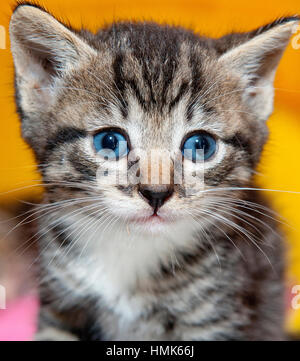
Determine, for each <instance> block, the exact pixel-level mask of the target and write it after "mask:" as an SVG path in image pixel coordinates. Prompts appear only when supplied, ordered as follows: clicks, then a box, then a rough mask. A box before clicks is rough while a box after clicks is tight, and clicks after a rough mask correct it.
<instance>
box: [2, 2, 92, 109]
mask: <svg viewBox="0 0 300 361" xmlns="http://www.w3.org/2000/svg"><path fill="white" fill-rule="evenodd" d="M9 31H10V40H11V51H12V54H13V59H14V65H15V76H16V87H17V91H18V92H19V93H20V96H21V98H22V100H23V105H24V106H25V107H26V106H27V107H30V108H31V109H27V110H29V111H30V110H31V111H33V110H34V108H35V107H40V106H42V107H47V105H48V104H49V102H51V99H52V96H53V91H54V90H55V89H54V87H53V84H54V82H55V80H56V79H57V78H59V77H60V76H61V75H63V74H64V73H67V72H69V71H70V70H72V68H73V67H74V66H76V65H77V64H78V63H80V62H81V61H85V60H87V59H88V58H89V57H90V56H91V55H93V54H95V53H96V51H95V50H94V49H93V48H92V47H91V46H89V45H88V44H87V43H86V42H85V41H84V40H83V39H82V38H80V37H79V36H78V35H77V34H76V33H75V32H73V31H72V30H70V29H69V28H68V27H67V26H65V25H63V24H62V23H60V22H59V21H58V20H56V19H55V18H54V17H53V16H52V15H50V14H49V13H47V12H46V11H45V10H43V9H42V8H39V7H37V6H35V5H31V4H21V5H19V6H18V7H17V8H16V9H15V11H14V13H13V15H12V17H11V21H10V26H9Z"/></svg>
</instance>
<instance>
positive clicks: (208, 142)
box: [182, 133, 216, 162]
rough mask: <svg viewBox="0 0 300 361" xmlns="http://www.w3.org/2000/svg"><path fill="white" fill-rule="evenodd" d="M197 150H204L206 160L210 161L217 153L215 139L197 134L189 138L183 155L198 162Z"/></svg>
mask: <svg viewBox="0 0 300 361" xmlns="http://www.w3.org/2000/svg"><path fill="white" fill-rule="evenodd" d="M186 150H190V151H186ZM197 150H202V151H203V157H204V160H208V159H209V158H211V157H212V156H213V155H214V153H215V152H216V141H215V139H214V138H213V137H212V136H211V135H209V134H207V133H197V134H194V135H192V136H191V137H189V138H187V140H186V141H185V142H184V144H183V147H182V154H183V155H184V156H185V157H187V158H188V159H190V160H192V161H193V162H196V160H198V159H197Z"/></svg>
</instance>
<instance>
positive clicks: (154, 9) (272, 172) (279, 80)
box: [0, 0, 300, 331]
mask: <svg viewBox="0 0 300 361" xmlns="http://www.w3.org/2000/svg"><path fill="white" fill-rule="evenodd" d="M40 3H41V4H43V5H45V6H46V7H47V8H48V9H49V10H51V11H52V12H53V13H54V14H55V15H56V16H59V17H60V18H61V19H63V20H69V21H70V23H71V24H72V25H74V26H75V27H80V26H81V25H82V24H83V25H85V26H88V27H89V28H90V29H92V30H96V29H97V27H98V26H100V25H101V24H103V23H106V22H110V21H112V20H117V19H145V20H155V21H159V22H169V23H174V24H180V25H184V26H188V27H192V28H194V29H195V30H196V31H199V32H202V33H204V34H207V35H210V36H220V35H222V34H224V33H226V32H229V31H231V30H238V31H243V30H250V29H252V28H255V27H258V26H260V25H262V24H264V23H266V22H269V21H272V20H273V19H274V18H276V17H280V16H283V15H294V14H300V1H299V0H284V1H282V0H264V1H262V0H252V1H247V2H246V1H241V0H227V1H226V0H151V1H150V0H147V1H145V0H136V1H130V0H115V1H114V0H98V1H97V0H64V1H58V0H48V1H41V2H40ZM13 4H14V2H13V1H5V0H2V1H1V3H0V25H3V26H4V27H5V28H6V29H8V22H9V17H10V14H11V6H12V5H13ZM298 34H300V31H299V32H298ZM295 36H296V34H295ZM6 43H7V49H6V50H1V49H0V193H1V196H0V204H4V203H7V202H12V201H15V200H20V199H24V198H27V197H28V196H33V195H36V194H38V188H37V187H33V188H32V187H28V185H30V184H36V183H37V182H38V179H39V177H38V175H37V173H36V172H35V170H34V161H33V158H32V155H31V152H30V150H29V149H28V147H27V146H26V145H25V144H24V143H23V141H22V140H21V138H20V131H19V123H18V119H17V116H16V113H15V108H14V102H13V68H12V59H11V54H10V52H9V39H8V32H7V38H6ZM298 43H299V44H300V40H299V42H298ZM275 86H276V88H277V90H276V97H275V111H274V114H273V116H272V117H271V118H270V120H269V126H270V129H271V136H270V141H269V143H268V145H267V147H266V149H265V152H264V156H263V160H262V162H261V165H260V167H259V171H260V173H261V174H260V176H259V182H260V184H261V185H262V186H263V187H264V188H272V189H280V190H289V191H298V192H299V191H300V165H299V157H300V151H299V145H300V49H298V50H296V49H293V48H292V46H291V44H290V45H289V46H288V49H287V51H286V53H285V55H284V58H283V60H282V62H281V64H280V66H279V69H278V73H277V77H276V82H275ZM22 187H26V188H23V189H20V190H18V191H15V189H17V188H22ZM11 190H14V191H13V192H10V191H11ZM268 194H269V195H270V197H271V198H272V200H273V203H274V205H275V207H276V208H277V210H278V211H279V212H280V213H281V214H282V215H283V216H284V217H286V218H287V221H288V223H289V224H290V225H291V227H288V228H286V233H287V235H288V241H289V245H290V252H289V270H288V277H289V282H290V285H291V286H292V285H295V284H300V209H299V204H300V195H298V194H289V193H275V192H274V193H268ZM290 297H291V296H290V295H288V296H287V299H289V298H290ZM287 324H288V327H289V329H290V330H291V331H296V330H300V310H299V311H297V312H295V311H292V310H290V312H289V316H288V320H287Z"/></svg>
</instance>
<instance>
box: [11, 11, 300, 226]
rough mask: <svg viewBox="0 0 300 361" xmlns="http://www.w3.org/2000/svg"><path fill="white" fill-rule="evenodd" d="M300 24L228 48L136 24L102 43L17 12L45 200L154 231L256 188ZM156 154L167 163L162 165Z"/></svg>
mask: <svg viewBox="0 0 300 361" xmlns="http://www.w3.org/2000/svg"><path fill="white" fill-rule="evenodd" d="M296 23H297V18H284V19H280V20H278V21H275V22H273V23H271V24H269V25H267V26H264V27H261V28H259V29H257V30H254V31H251V32H248V33H234V34H230V35H227V36H225V37H223V38H220V39H209V38H204V37H199V36H197V35H196V34H194V33H192V32H190V31H187V30H184V29H182V28H178V27H170V26H160V25H157V24H154V23H133V22H130V23H129V22H128V23H116V24H113V25H111V26H109V27H107V28H105V29H103V30H100V31H99V32H98V33H97V34H96V35H94V34H91V33H90V32H88V31H85V30H83V31H75V30H73V29H71V28H70V27H68V26H65V25H64V24H62V23H61V22H59V21H57V20H56V19H55V18H54V17H53V16H52V15H50V14H49V13H47V12H46V11H45V10H43V9H40V8H38V7H36V6H32V5H26V4H23V5H20V6H18V7H17V8H16V10H15V11H14V13H13V16H12V19H11V23H10V36H11V48H12V53H13V58H14V65H15V87H16V99H17V108H18V112H19V114H20V117H21V120H22V131H23V137H24V139H25V140H26V141H27V142H28V143H29V144H30V146H31V147H32V149H33V150H34V152H35V155H36V158H37V160H38V162H39V164H40V169H41V172H42V175H43V177H44V181H45V182H46V183H47V182H48V183H49V185H50V184H53V185H54V186H53V187H52V188H51V187H50V186H48V187H46V194H47V195H48V199H50V201H51V200H52V201H54V200H55V201H57V200H63V199H69V198H84V197H93V198H90V200H92V201H93V202H94V203H95V204H98V205H101V207H103V211H104V212H106V213H107V214H109V215H111V216H117V217H119V218H118V219H120V220H121V221H124V224H125V223H126V222H127V223H128V222H129V224H130V225H131V226H132V227H136V229H137V230H138V229H139V230H142V231H149V230H150V231H153V230H162V229H163V230H170V229H171V227H170V225H172V224H174V222H175V223H176V224H178V223H180V222H181V221H184V222H191V224H192V222H193V220H194V219H195V218H198V217H202V218H205V217H206V215H207V214H208V213H211V211H212V210H217V208H218V205H219V204H220V200H222V199H224V197H225V196H226V195H229V194H230V197H231V198H232V197H237V198H238V197H240V196H241V195H240V193H239V192H234V195H233V194H232V192H231V193H229V191H228V187H245V186H249V184H251V178H252V174H253V170H254V168H255V166H256V164H257V162H258V161H259V158H260V154H261V150H262V147H263V145H264V143H265V141H266V138H267V133H268V132H267V127H266V120H267V118H268V117H269V115H270V114H271V112H272V107H273V80H274V75H275V70H276V67H277V65H278V62H279V60H280V58H281V56H282V53H283V51H284V49H285V47H286V45H287V44H288V41H289V38H290V36H291V33H292V31H293V29H294V26H295V25H296ZM125 142H127V143H125ZM124 144H125V145H124ZM104 148H105V149H106V150H105V151H103V149H104ZM107 149H108V151H107ZM196 149H200V150H202V159H203V162H200V163H199V164H198V162H196V163H195V155H196ZM153 150H156V151H157V150H158V154H161V155H162V156H163V157H164V156H165V155H166V154H167V155H168V157H167V161H166V162H161V163H160V162H155V161H154V160H153V159H154V158H155V157H154V156H152V157H149V154H150V153H151V151H153ZM184 150H187V152H186V154H185V156H184V157H182V152H183V151H184ZM189 150H190V151H189ZM105 152H107V153H105ZM104 153H105V154H104ZM114 156H115V158H114ZM147 156H148V158H147ZM145 157H146V158H147V159H148V161H149V162H148V163H147V164H146V162H145V161H143V162H142V161H141V160H142V159H144V158H145ZM182 158H183V164H182V166H181V160H182ZM164 159H165V158H164ZM156 161H157V158H156ZM154 163H156V165H157V164H158V166H157V168H156V171H157V174H156V175H155V174H154V173H155V172H154V168H155V167H156V166H155V164H154ZM159 163H160V165H159ZM116 169H118V176H117V177H116V172H115V170H116ZM165 169H167V171H165ZM152 173H153V174H152ZM181 173H182V176H181ZM188 174H189V175H192V176H194V180H193V178H192V180H193V181H191V179H190V178H189V182H187V177H188V176H187V175H188ZM203 174H204V176H203ZM163 175H164V176H166V175H167V176H166V177H167V178H166V177H165V178H163ZM178 175H179V176H178ZM127 176H128V178H126V177H127ZM151 177H152V178H151ZM153 177H154V178H153ZM175 178H176V179H175ZM165 179H167V181H165ZM127 180H128V181H127ZM196 183H197V187H196V186H195V184H196ZM195 188H197V189H196V191H195ZM199 189H200V191H199ZM50 190H51V191H50ZM173 230H174V228H173Z"/></svg>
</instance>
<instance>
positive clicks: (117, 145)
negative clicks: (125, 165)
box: [94, 130, 129, 159]
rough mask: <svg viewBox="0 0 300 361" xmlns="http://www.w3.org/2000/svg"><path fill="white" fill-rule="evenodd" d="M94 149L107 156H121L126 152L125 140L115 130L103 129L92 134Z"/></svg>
mask: <svg viewBox="0 0 300 361" xmlns="http://www.w3.org/2000/svg"><path fill="white" fill-rule="evenodd" d="M94 147H95V149H96V151H97V152H98V153H99V152H101V154H102V155H103V156H105V157H107V158H110V159H112V158H116V159H119V158H122V157H124V156H125V155H127V154H128V152H129V149H128V145H127V140H126V138H125V137H124V135H123V134H121V133H120V132H118V131H116V130H105V131H102V132H100V133H98V134H96V135H95V136H94Z"/></svg>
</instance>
